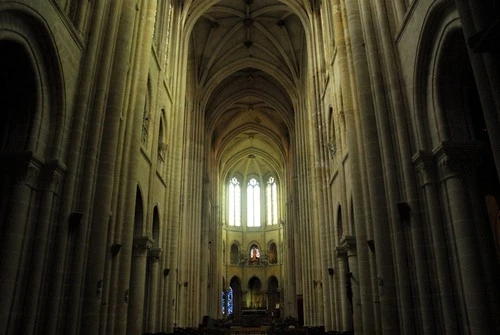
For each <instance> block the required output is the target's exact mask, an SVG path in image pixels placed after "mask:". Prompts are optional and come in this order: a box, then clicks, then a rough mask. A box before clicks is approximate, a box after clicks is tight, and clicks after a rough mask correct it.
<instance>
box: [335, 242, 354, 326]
mask: <svg viewBox="0 0 500 335" xmlns="http://www.w3.org/2000/svg"><path fill="white" fill-rule="evenodd" d="M335 253H336V255H337V264H338V267H337V273H336V275H337V277H338V281H339V296H340V313H341V314H342V317H341V322H340V324H337V329H335V330H337V331H345V330H347V325H348V324H349V314H351V311H352V309H351V306H350V301H349V297H348V296H347V280H350V277H347V278H346V276H348V275H349V273H348V272H347V251H346V249H345V248H343V247H337V248H336V249H335ZM351 317H352V314H351Z"/></svg>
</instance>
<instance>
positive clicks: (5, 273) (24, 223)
mask: <svg viewBox="0 0 500 335" xmlns="http://www.w3.org/2000/svg"><path fill="white" fill-rule="evenodd" d="M14 159H18V161H14ZM11 164H12V167H13V170H12V171H10V172H11V176H12V178H16V179H17V182H15V184H14V186H13V188H12V192H11V193H10V200H9V205H8V208H10V210H9V212H8V215H7V217H6V222H5V223H4V224H3V227H2V235H1V236H0V242H1V244H0V245H1V246H2V247H1V249H0V250H1V254H0V273H1V275H0V296H1V297H2V299H1V301H0V333H2V334H8V333H9V332H12V331H15V328H14V327H16V323H17V318H18V317H19V316H20V315H19V314H20V313H21V311H20V310H19V308H18V307H17V306H16V303H15V302H16V298H17V299H19V296H21V295H22V294H21V292H20V290H21V288H20V287H19V285H20V284H22V283H23V282H24V278H23V272H24V271H23V270H24V267H23V263H24V262H25V261H26V259H25V250H26V247H27V243H28V242H29V241H26V238H29V237H30V236H31V233H29V230H30V229H31V227H30V221H31V220H30V208H36V206H34V204H33V201H34V200H35V199H34V198H32V193H33V190H34V189H36V186H37V184H38V178H39V175H40V169H41V162H40V161H38V160H37V159H36V158H35V157H34V156H32V155H31V153H29V154H26V155H25V154H22V156H21V157H16V158H12V162H11Z"/></svg>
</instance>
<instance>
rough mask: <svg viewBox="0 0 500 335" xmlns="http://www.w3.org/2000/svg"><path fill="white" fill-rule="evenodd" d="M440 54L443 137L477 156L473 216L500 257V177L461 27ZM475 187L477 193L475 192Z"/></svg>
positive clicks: (438, 87)
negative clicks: (475, 197)
mask: <svg viewBox="0 0 500 335" xmlns="http://www.w3.org/2000/svg"><path fill="white" fill-rule="evenodd" d="M441 54H443V55H446V57H445V56H441ZM438 57H439V58H438V61H437V71H436V73H437V75H436V76H435V78H436V81H435V85H434V90H435V93H436V94H435V95H436V98H437V99H436V105H437V106H436V110H438V111H439V112H440V113H442V117H440V119H442V120H443V122H444V125H443V126H441V127H439V128H440V129H442V132H443V134H442V136H441V137H442V138H444V139H446V140H447V141H449V142H450V143H457V145H458V146H463V149H460V150H462V152H463V154H465V155H467V154H470V155H471V156H472V157H474V158H473V159H474V160H475V161H474V163H473V168H472V170H471V171H470V173H474V174H475V175H474V178H472V182H474V183H475V184H476V185H474V186H472V185H470V186H469V187H471V190H470V194H471V198H472V197H474V195H476V196H479V199H478V200H479V201H480V206H474V207H479V208H480V209H479V210H478V212H477V213H474V217H476V218H477V220H478V221H479V222H481V223H487V224H486V225H487V227H484V228H486V229H485V230H487V231H489V232H490V233H491V235H492V236H493V240H494V245H495V249H496V253H497V260H500V217H499V215H500V181H499V179H498V174H497V169H496V166H495V160H494V156H493V152H492V150H491V143H490V137H489V134H488V132H487V128H486V122H485V119H484V114H483V108H482V106H481V102H480V99H479V94H478V91H477V86H476V83H475V80H474V75H473V71H472V67H471V64H470V59H469V55H468V50H467V45H466V41H465V39H464V36H463V32H462V30H461V29H459V28H458V27H457V28H455V29H450V30H449V32H448V33H447V35H446V36H445V38H444V39H443V42H442V43H441V48H440V54H438ZM450 57H453V58H452V59H450ZM457 69H460V70H459V71H457ZM468 147H471V148H472V149H468ZM474 189H476V190H477V192H478V194H474V192H473V190H474ZM472 201H474V200H473V199H472ZM479 218H483V219H479Z"/></svg>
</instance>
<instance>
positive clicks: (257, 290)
mask: <svg viewBox="0 0 500 335" xmlns="http://www.w3.org/2000/svg"><path fill="white" fill-rule="evenodd" d="M265 307H266V301H265V298H264V294H263V292H262V282H261V281H260V279H259V278H258V277H255V276H254V277H252V278H250V280H249V281H248V293H247V295H246V297H245V308H248V309H264V308H265Z"/></svg>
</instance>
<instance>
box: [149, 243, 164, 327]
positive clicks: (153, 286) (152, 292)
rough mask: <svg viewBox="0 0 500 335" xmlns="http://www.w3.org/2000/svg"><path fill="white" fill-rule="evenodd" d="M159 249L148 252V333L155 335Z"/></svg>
mask: <svg viewBox="0 0 500 335" xmlns="http://www.w3.org/2000/svg"><path fill="white" fill-rule="evenodd" d="M160 257H161V249H159V248H158V249H151V250H150V251H149V255H148V258H149V261H150V265H151V268H150V275H149V292H148V293H149V299H148V300H149V307H148V323H147V325H148V327H147V332H148V333H156V329H157V325H156V315H157V311H158V295H159V294H158V278H159V276H160V273H159V269H160Z"/></svg>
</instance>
